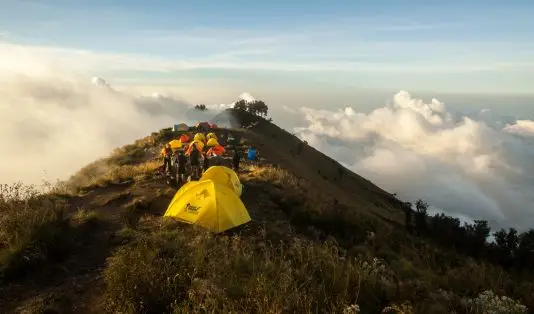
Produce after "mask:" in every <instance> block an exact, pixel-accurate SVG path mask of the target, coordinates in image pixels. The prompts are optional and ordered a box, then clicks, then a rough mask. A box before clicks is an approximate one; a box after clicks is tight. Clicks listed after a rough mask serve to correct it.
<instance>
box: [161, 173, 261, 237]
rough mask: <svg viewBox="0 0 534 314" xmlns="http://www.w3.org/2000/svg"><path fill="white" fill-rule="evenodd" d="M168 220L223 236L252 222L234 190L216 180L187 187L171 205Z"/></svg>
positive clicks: (189, 183) (181, 190)
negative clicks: (223, 233)
mask: <svg viewBox="0 0 534 314" xmlns="http://www.w3.org/2000/svg"><path fill="white" fill-rule="evenodd" d="M164 216H165V217H172V218H174V219H177V220H178V221H181V222H184V223H188V224H195V225H198V226H200V227H202V228H205V229H207V230H210V231H212V232H215V233H220V232H223V231H226V230H229V229H232V228H235V227H237V226H240V225H243V224H245V223H247V222H249V221H250V220H251V218H250V215H249V213H248V211H247V209H246V208H245V205H244V204H243V202H242V201H241V199H240V198H239V197H238V196H237V195H236V194H235V192H234V191H233V190H232V188H231V187H228V186H227V185H226V184H222V183H217V182H215V181H214V180H211V179H210V180H202V181H192V182H188V183H186V184H185V185H184V186H182V188H180V190H178V192H176V194H175V195H174V198H173V199H172V201H171V202H170V204H169V207H168V208H167V211H166V212H165V215H164Z"/></svg>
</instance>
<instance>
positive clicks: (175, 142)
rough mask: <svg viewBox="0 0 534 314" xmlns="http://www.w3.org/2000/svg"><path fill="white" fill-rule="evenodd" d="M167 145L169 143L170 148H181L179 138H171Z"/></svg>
mask: <svg viewBox="0 0 534 314" xmlns="http://www.w3.org/2000/svg"><path fill="white" fill-rule="evenodd" d="M169 145H171V148H172V150H177V149H180V148H182V142H181V141H180V140H172V141H170V142H169Z"/></svg>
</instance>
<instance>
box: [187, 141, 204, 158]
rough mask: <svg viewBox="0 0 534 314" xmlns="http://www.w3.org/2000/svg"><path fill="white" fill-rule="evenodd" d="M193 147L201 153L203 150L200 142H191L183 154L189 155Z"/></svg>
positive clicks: (202, 144)
mask: <svg viewBox="0 0 534 314" xmlns="http://www.w3.org/2000/svg"><path fill="white" fill-rule="evenodd" d="M193 145H195V146H196V147H197V149H198V150H199V151H200V152H202V150H203V149H204V143H202V142H201V141H193V142H191V143H190V144H189V146H188V148H187V150H186V152H185V154H186V155H189V154H190V153H191V150H192V148H193Z"/></svg>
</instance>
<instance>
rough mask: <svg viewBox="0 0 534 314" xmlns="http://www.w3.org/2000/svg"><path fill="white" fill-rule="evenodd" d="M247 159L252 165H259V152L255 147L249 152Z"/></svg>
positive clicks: (250, 148) (251, 147) (252, 146)
mask: <svg viewBox="0 0 534 314" xmlns="http://www.w3.org/2000/svg"><path fill="white" fill-rule="evenodd" d="M247 158H248V160H249V161H250V162H252V164H254V165H255V164H257V161H258V150H257V149H256V147H255V146H254V145H251V146H250V147H249V149H248V151H247Z"/></svg>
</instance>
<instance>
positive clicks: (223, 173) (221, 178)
mask: <svg viewBox="0 0 534 314" xmlns="http://www.w3.org/2000/svg"><path fill="white" fill-rule="evenodd" d="M203 180H213V181H214V182H216V183H218V184H224V185H226V186H227V187H229V188H231V189H232V190H233V191H234V192H235V194H236V195H237V196H241V193H242V192H243V186H242V185H241V180H239V177H238V176H237V173H235V171H233V170H232V169H230V168H228V167H224V166H212V167H209V168H208V170H206V171H205V172H204V174H203V175H202V177H200V180H199V181H203Z"/></svg>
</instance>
